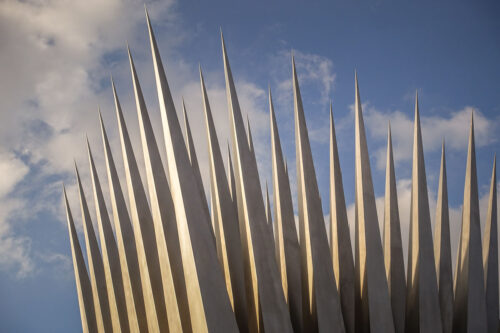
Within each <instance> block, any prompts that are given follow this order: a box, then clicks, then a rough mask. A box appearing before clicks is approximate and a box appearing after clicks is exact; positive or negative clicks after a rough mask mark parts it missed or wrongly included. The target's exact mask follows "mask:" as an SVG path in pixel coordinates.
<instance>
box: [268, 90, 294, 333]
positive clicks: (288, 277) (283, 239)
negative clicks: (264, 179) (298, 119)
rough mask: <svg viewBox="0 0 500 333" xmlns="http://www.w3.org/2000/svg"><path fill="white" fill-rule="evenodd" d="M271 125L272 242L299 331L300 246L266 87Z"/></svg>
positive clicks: (270, 97) (290, 307) (274, 115)
mask: <svg viewBox="0 0 500 333" xmlns="http://www.w3.org/2000/svg"><path fill="white" fill-rule="evenodd" d="M269 113H270V117H269V118H270V127H271V158H272V170H273V199H274V244H275V253H276V261H277V263H278V269H279V271H280V275H281V283H282V285H283V292H284V293H285V298H286V300H287V302H288V307H289V310H290V316H291V318H292V325H293V329H294V331H295V332H301V331H302V289H301V288H302V284H301V271H300V246H299V240H298V237H297V228H296V227H295V215H294V213H293V202H292V193H291V190H290V182H289V180H288V174H287V173H286V167H285V166H286V163H284V162H283V152H282V149H281V142H280V136H279V132H278V125H277V123H276V114H275V112H274V106H273V99H272V95H271V89H269Z"/></svg>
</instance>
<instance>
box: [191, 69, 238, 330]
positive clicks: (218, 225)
mask: <svg viewBox="0 0 500 333" xmlns="http://www.w3.org/2000/svg"><path fill="white" fill-rule="evenodd" d="M200 83H201V93H202V100H203V109H204V111H205V122H206V127H207V143H208V161H209V169H210V191H211V197H212V201H211V202H212V216H213V224H214V230H215V238H216V243H217V254H218V256H219V261H220V263H221V265H222V270H223V272H224V277H225V280H226V288H227V291H228V294H229V297H230V300H231V304H232V306H233V309H234V312H235V315H236V320H237V322H238V327H239V329H240V331H241V332H246V331H248V317H247V300H246V291H245V276H244V268H243V258H242V253H243V250H242V247H241V239H240V230H239V225H238V212H237V210H236V206H235V205H234V204H233V201H232V199H231V194H230V191H229V184H228V181H227V177H226V173H225V171H224V162H223V159H222V153H221V150H220V146H219V140H218V138H217V133H216V130H215V124H214V120H213V117H212V111H211V109H210V103H209V100H208V95H207V91H206V88H205V82H204V80H203V74H202V72H201V69H200Z"/></svg>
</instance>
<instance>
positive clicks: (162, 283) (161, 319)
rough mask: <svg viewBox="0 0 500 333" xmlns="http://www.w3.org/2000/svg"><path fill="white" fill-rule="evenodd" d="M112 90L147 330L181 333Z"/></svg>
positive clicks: (169, 282) (167, 264) (164, 263)
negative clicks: (146, 318) (177, 332)
mask: <svg viewBox="0 0 500 333" xmlns="http://www.w3.org/2000/svg"><path fill="white" fill-rule="evenodd" d="M112 89H113V95H114V100H115V108H116V118H117V120H118V129H119V133H120V142H121V147H122V155H123V166H124V170H125V178H126V181H127V189H128V191H127V192H128V195H129V207H130V215H131V218H132V225H133V227H134V233H135V241H136V247H137V252H138V254H139V256H138V258H139V268H140V273H141V281H142V291H143V293H144V300H145V302H146V315H147V317H148V326H149V329H150V331H153V332H154V331H157V330H159V331H161V332H166V331H173V332H176V331H178V330H181V322H180V315H179V309H178V307H177V297H176V295H175V288H174V285H173V279H172V272H171V269H170V262H169V261H168V256H167V257H165V258H162V259H164V261H162V262H161V263H160V258H159V254H158V245H157V244H156V239H157V237H156V235H155V229H154V225H153V217H152V215H151V211H150V210H149V205H148V200H147V198H146V193H145V191H144V187H143V185H142V180H141V175H140V173H139V168H138V166H137V162H136V159H135V155H134V151H133V149H132V142H131V141H130V137H129V134H128V130H127V126H126V124H125V118H124V117H123V113H122V110H121V106H120V101H119V100H118V95H117V94H116V89H115V86H114V84H112ZM164 253H166V251H165V252H164ZM166 303H167V304H168V307H167V306H166Z"/></svg>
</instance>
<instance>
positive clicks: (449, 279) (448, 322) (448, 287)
mask: <svg viewBox="0 0 500 333" xmlns="http://www.w3.org/2000/svg"><path fill="white" fill-rule="evenodd" d="M434 228H435V229H434V256H435V258H436V259H435V260H436V262H435V264H436V274H437V281H438V290H439V304H440V307H441V322H442V325H443V332H444V333H451V332H452V329H453V271H452V267H451V266H452V265H451V243H450V214H449V210H448V182H447V177H446V158H445V148H444V140H443V145H442V149H441V171H440V174H439V188H438V197H437V205H436V225H435V227H434Z"/></svg>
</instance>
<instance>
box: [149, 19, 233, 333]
mask: <svg viewBox="0 0 500 333" xmlns="http://www.w3.org/2000/svg"><path fill="white" fill-rule="evenodd" d="M146 18H147V23H148V29H149V37H150V44H151V52H152V57H153V64H154V72H155V80H156V87H157V91H158V99H159V103H160V115H161V119H162V125H163V133H164V139H165V148H166V150H167V162H168V163H167V164H168V171H169V172H168V173H169V177H170V187H171V191H172V198H173V201H174V207H175V214H176V218H177V227H178V233H179V241H180V244H181V255H182V263H183V265H184V275H185V279H186V284H187V292H188V301H189V308H190V310H191V325H192V329H193V331H195V332H206V331H210V332H233V331H237V330H238V328H237V324H236V320H235V317H234V314H233V311H232V309H231V303H230V301H229V297H228V295H227V292H226V287H225V283H224V279H223V275H222V272H221V270H220V266H219V263H218V260H217V252H216V248H215V246H214V241H213V236H212V235H213V231H212V228H211V227H210V216H209V214H208V209H205V208H204V207H205V205H206V200H205V199H204V198H202V197H201V196H200V189H199V185H198V182H197V180H196V176H195V174H194V172H193V168H192V167H191V166H190V165H191V163H190V161H189V156H188V152H187V149H186V145H185V144H184V142H183V140H180V139H181V138H182V131H181V127H180V124H179V119H178V118H177V113H176V111H175V106H174V103H173V99H172V95H171V93H170V89H169V87H168V82H167V77H166V75H165V71H164V68H163V64H162V61H161V57H160V54H159V51H158V46H157V44H156V40H155V37H154V33H153V30H152V28H151V23H150V21H149V16H148V15H147V13H146ZM203 200H205V203H203Z"/></svg>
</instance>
